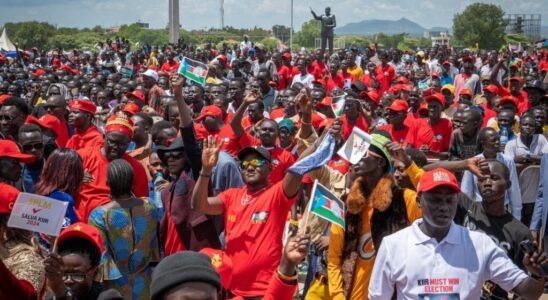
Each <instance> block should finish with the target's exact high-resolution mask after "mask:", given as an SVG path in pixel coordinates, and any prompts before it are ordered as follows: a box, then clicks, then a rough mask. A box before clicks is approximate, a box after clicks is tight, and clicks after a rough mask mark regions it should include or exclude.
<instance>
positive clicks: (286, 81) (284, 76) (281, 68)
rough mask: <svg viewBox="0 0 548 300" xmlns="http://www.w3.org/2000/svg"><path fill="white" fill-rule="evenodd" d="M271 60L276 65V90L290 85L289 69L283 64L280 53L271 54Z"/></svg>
mask: <svg viewBox="0 0 548 300" xmlns="http://www.w3.org/2000/svg"><path fill="white" fill-rule="evenodd" d="M272 61H273V62H274V64H275V65H276V71H277V72H278V82H277V85H276V90H277V91H279V90H283V89H285V88H287V87H289V86H290V85H291V80H292V79H291V78H292V77H293V76H291V70H290V69H289V67H288V66H286V65H284V64H283V62H282V55H281V54H280V53H279V52H276V53H274V54H273V55H272Z"/></svg>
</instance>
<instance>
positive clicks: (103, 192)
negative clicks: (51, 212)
mask: <svg viewBox="0 0 548 300" xmlns="http://www.w3.org/2000/svg"><path fill="white" fill-rule="evenodd" d="M101 149H102V147H97V146H96V147H92V148H84V149H80V150H78V154H79V155H80V157H81V158H82V163H83V165H84V170H87V171H88V172H89V173H90V174H91V175H92V176H93V177H94V180H93V181H92V182H89V183H83V184H82V188H81V190H80V193H78V197H77V198H76V203H75V209H76V213H77V214H78V217H79V219H80V220H82V221H84V222H87V220H88V217H89V214H90V213H91V211H92V210H93V209H95V208H96V207H98V206H101V205H104V204H107V203H108V202H110V187H109V186H108V184H107V168H108V163H109V161H108V160H107V159H106V158H105V157H104V156H103V154H102V153H101ZM122 159H124V160H125V161H127V162H128V163H129V164H130V165H131V168H132V169H133V193H134V194H135V196H137V197H148V180H147V174H146V171H145V168H144V167H143V165H141V163H140V162H139V161H137V160H136V159H135V158H133V157H131V156H129V155H128V154H127V153H125V154H124V155H123V156H122Z"/></svg>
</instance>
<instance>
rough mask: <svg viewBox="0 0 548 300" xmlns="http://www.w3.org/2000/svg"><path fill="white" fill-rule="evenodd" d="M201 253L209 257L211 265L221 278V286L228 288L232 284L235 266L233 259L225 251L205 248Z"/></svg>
mask: <svg viewBox="0 0 548 300" xmlns="http://www.w3.org/2000/svg"><path fill="white" fill-rule="evenodd" d="M200 253H202V254H205V255H207V256H209V258H210V259H211V265H212V266H213V268H214V269H215V271H217V273H219V275H220V276H221V284H222V285H223V287H225V288H228V287H229V286H230V283H231V282H232V270H233V266H234V264H233V263H232V259H231V258H230V257H229V256H228V255H226V254H225V252H224V251H222V250H217V249H212V248H203V249H202V250H200Z"/></svg>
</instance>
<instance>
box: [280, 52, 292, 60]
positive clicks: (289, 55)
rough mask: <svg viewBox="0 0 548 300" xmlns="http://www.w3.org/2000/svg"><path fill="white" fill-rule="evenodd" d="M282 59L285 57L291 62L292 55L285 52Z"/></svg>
mask: <svg viewBox="0 0 548 300" xmlns="http://www.w3.org/2000/svg"><path fill="white" fill-rule="evenodd" d="M282 57H285V58H287V59H289V60H291V53H288V52H285V53H284V54H282Z"/></svg>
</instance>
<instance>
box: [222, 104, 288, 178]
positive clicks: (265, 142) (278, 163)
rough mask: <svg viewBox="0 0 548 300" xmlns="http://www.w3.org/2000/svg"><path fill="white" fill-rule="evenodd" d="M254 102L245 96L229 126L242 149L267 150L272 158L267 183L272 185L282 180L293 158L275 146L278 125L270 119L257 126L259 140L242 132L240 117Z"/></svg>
mask: <svg viewBox="0 0 548 300" xmlns="http://www.w3.org/2000/svg"><path fill="white" fill-rule="evenodd" d="M255 102H256V99H255V98H254V97H253V96H247V97H246V98H245V99H244V102H243V103H242V105H240V107H239V108H238V110H237V111H236V113H235V114H234V117H233V118H232V120H231V122H230V126H231V127H232V131H233V132H234V135H235V137H236V140H238V141H239V144H240V145H241V146H242V147H249V146H262V147H264V148H265V149H267V150H268V152H269V154H270V156H271V157H272V162H271V167H272V170H271V172H270V175H269V177H268V180H269V183H270V184H271V185H273V184H275V183H277V182H280V181H281V180H282V179H283V178H284V176H285V173H286V171H287V169H288V168H289V167H290V166H291V165H293V163H294V162H295V158H294V157H293V155H291V153H290V152H289V151H287V150H285V149H283V148H281V147H280V146H278V145H276V139H277V138H278V123H276V121H274V120H270V119H265V120H263V121H262V122H261V124H260V125H259V130H258V132H257V134H258V136H259V138H256V137H254V136H252V135H250V134H249V133H248V132H246V131H245V130H244V128H243V127H242V122H241V120H242V115H243V113H244V111H245V109H246V108H247V106H248V105H250V104H251V103H255Z"/></svg>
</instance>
